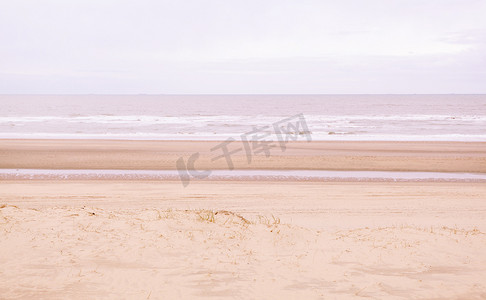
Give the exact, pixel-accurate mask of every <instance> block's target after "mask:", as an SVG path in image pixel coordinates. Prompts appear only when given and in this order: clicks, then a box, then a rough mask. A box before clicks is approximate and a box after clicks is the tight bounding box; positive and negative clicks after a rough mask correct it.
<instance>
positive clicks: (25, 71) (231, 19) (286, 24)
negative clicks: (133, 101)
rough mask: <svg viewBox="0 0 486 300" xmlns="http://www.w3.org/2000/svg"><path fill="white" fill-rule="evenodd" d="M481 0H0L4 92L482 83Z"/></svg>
mask: <svg viewBox="0 0 486 300" xmlns="http://www.w3.org/2000/svg"><path fill="white" fill-rule="evenodd" d="M484 15H486V1H477V0H454V1H452V0H441V1H435V0H428V1H418V0H407V1H398V0H391V1H389V0H381V1H378V0H370V1H357V0H355V1H351V0H344V1H322V0H316V1H305V0H304V1H295V0H294V1H284V0H279V1H277V0H272V1H228V0H225V1H223V0H221V1H203V0H193V1H189V0H186V1H149V0H147V1H86V0H85V1H75V0H72V1H60V0H59V1H27V0H16V1H0V93H454V92H455V93H485V92H486V85H485V84H484V78H486V76H485V75H486V74H485V71H484V70H485V69H486V55H485V54H484V53H486V18H484V17H483V16H484Z"/></svg>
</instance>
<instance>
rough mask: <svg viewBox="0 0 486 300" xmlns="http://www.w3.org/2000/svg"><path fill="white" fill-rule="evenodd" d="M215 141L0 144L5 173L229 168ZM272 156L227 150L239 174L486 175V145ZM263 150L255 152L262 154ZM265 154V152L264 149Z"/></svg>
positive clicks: (405, 145) (312, 146) (351, 148)
mask: <svg viewBox="0 0 486 300" xmlns="http://www.w3.org/2000/svg"><path fill="white" fill-rule="evenodd" d="M218 145H220V142H215V141H119V140H0V168H4V169H16V168H27V169H125V170H130V169H131V170H173V169H175V168H176V161H177V160H178V159H179V158H180V157H183V159H184V160H185V161H187V159H188V158H189V156H190V155H192V154H193V153H196V152H199V153H200V157H199V158H198V159H197V161H196V163H195V167H196V168H197V169H201V170H202V169H212V170H216V169H228V163H227V161H226V159H225V158H220V159H216V160H213V159H215V158H217V157H218V156H219V155H221V154H222V153H223V152H222V150H221V149H215V150H213V151H211V148H213V147H216V146H218ZM274 146H275V147H273V148H271V150H270V156H269V157H266V156H265V154H264V153H263V152H262V153H258V154H257V155H254V152H255V151H252V155H251V162H250V163H248V157H247V155H246V152H245V151H244V150H243V149H244V146H243V145H242V144H241V143H240V142H234V143H232V144H230V145H228V148H229V151H233V150H237V149H240V151H238V152H236V153H234V154H233V155H231V159H232V162H233V164H234V168H235V169H281V170H285V169H299V170H367V171H430V172H471V173H486V143H484V142H321V141H313V142H310V143H307V142H290V143H288V144H287V145H286V150H285V152H283V151H282V149H281V148H280V146H279V145H278V144H275V145H274ZM258 150H259V149H256V152H258ZM260 150H261V149H260Z"/></svg>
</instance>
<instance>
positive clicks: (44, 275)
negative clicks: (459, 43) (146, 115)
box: [0, 140, 486, 299]
mask: <svg viewBox="0 0 486 300" xmlns="http://www.w3.org/2000/svg"><path fill="white" fill-rule="evenodd" d="M215 143H217V142H188V141H185V142H181V141H178V142H176V141H173V142H155V141H95V140H91V141H62V140H3V141H2V142H1V143H0V167H1V168H29V169H36V168H45V169H110V168H112V169H173V168H174V166H175V161H176V159H177V158H178V157H180V156H187V155H190V154H191V153H193V152H195V151H197V152H200V153H201V164H199V166H203V167H212V168H213V167H214V168H217V167H220V168H224V167H225V166H224V164H222V163H218V162H216V167H215V165H214V162H211V160H210V157H211V153H210V150H209V149H210V148H211V147H213V146H214V145H215ZM484 146H485V144H484V143H459V142H431V143H426V142H378V143H371V142H312V143H291V144H289V145H288V148H287V150H286V152H285V153H278V152H276V154H275V156H273V155H272V156H271V157H269V158H266V157H265V156H260V157H258V158H257V159H255V160H254V161H253V162H252V163H251V164H248V163H247V162H246V157H244V156H242V155H240V156H235V157H234V158H235V160H234V161H235V166H236V168H237V169H238V168H241V169H245V168H246V169H249V168H254V169H290V170H291V169H297V168H298V169H306V168H308V169H337V170H401V171H404V170H407V171H414V170H415V171H416V170H420V171H436V172H437V171H449V172H476V173H484V172H485V162H486V154H485V152H484V150H483V149H484ZM485 199H486V185H485V184H484V183H483V182H476V183H475V182H428V181H417V182H366V181H365V182H292V181H290V182H289V181H287V182H279V181H271V180H267V181H242V180H240V181H204V182H201V181H200V182H198V181H194V182H191V184H190V185H189V186H187V187H186V188H184V187H183V186H182V185H181V183H180V182H179V181H148V180H117V181H113V180H103V181H94V180H88V179H86V180H56V181H52V180H27V181H26V180H14V179H9V180H2V181H0V207H1V208H0V228H1V231H0V242H1V245H0V259H1V262H0V266H1V269H0V277H1V281H0V294H1V295H2V298H4V299H13V298H15V299H29V298H32V297H36V298H46V299H53V298H65V297H69V298H70V299H85V298H112V299H119V298H125V297H126V298H136V299H162V298H183V299H195V298H207V297H211V298H241V299H262V298H265V299H296V298H305V299H322V298H361V297H371V298H386V299H409V298H467V299H474V298H477V299H479V298H484V297H485V296H486V284H485V281H484V279H485V278H486V271H485V270H486V255H485V254H484V245H486V218H485V217H484V216H485V215H486V214H485V213H486V203H485V201H484V200H485Z"/></svg>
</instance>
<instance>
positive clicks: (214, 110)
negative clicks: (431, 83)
mask: <svg viewBox="0 0 486 300" xmlns="http://www.w3.org/2000/svg"><path fill="white" fill-rule="evenodd" d="M299 114H303V116H304V118H305V122H306V124H307V127H308V129H309V132H310V135H311V137H312V139H313V140H335V141H340V140H358V141H359V140H381V141H387V140H390V141H394V140H397V141H400V140H403V141H422V140H423V141H486V95H0V138H36V139H48V138H49V139H51V138H54V139H56V138H62V139H64V138H74V139H84V138H86V139H88V138H89V139H137V140H225V139H227V138H230V137H233V138H235V139H238V138H239V137H240V135H242V134H245V133H247V132H250V131H252V130H256V129H257V130H260V129H261V128H266V129H265V130H267V131H271V129H272V124H274V123H276V122H279V121H281V120H283V119H286V118H289V117H292V116H296V115H299Z"/></svg>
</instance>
